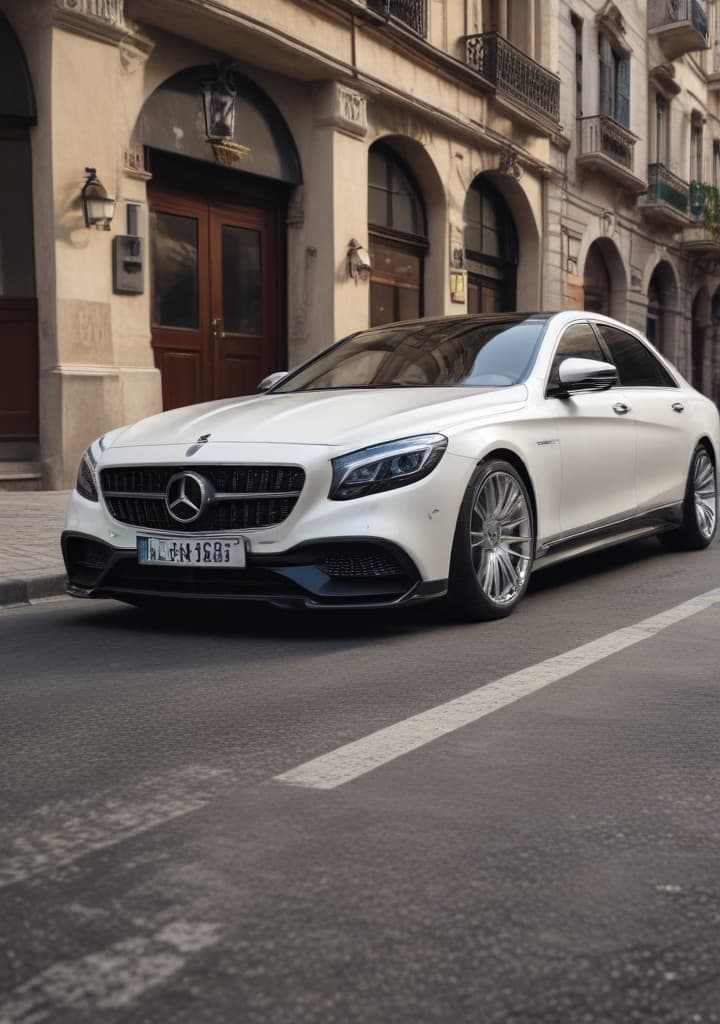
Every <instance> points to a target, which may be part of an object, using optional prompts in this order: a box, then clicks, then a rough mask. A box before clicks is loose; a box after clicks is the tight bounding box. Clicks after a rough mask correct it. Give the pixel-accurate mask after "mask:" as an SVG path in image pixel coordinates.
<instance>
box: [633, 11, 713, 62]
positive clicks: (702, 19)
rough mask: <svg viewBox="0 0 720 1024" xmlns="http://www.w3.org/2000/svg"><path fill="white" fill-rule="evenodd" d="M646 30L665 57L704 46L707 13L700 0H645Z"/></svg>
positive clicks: (706, 36) (701, 48)
mask: <svg viewBox="0 0 720 1024" xmlns="http://www.w3.org/2000/svg"><path fill="white" fill-rule="evenodd" d="M648 32H649V34H650V35H651V36H652V35H655V36H657V38H658V41H659V43H660V46H661V47H662V50H663V53H664V54H665V56H666V57H667V58H668V60H674V59H675V58H676V57H680V56H681V55H682V54H683V53H692V52H693V51H695V50H705V49H707V46H708V16H707V11H706V10H705V6H704V4H702V3H700V0H649V2H648Z"/></svg>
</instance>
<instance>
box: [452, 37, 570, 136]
mask: <svg viewBox="0 0 720 1024" xmlns="http://www.w3.org/2000/svg"><path fill="white" fill-rule="evenodd" d="M465 62H466V63H467V64H468V66H469V67H471V68H473V69H474V70H475V71H477V72H478V73H479V74H481V75H482V76H483V78H485V79H486V80H487V81H488V82H490V83H491V85H494V86H495V88H496V89H497V91H498V92H499V93H503V94H505V95H506V96H509V97H511V99H513V100H515V101H516V102H518V103H520V104H522V105H523V106H525V107H528V108H529V109H530V110H532V111H535V112H537V113H539V114H544V115H545V116H546V117H550V118H552V119H553V120H554V121H557V120H559V118H560V79H559V78H558V77H557V75H553V74H552V73H551V72H550V71H547V70H546V69H545V68H544V67H543V66H542V65H541V64H538V63H537V61H534V60H533V59H532V58H531V57H528V55H527V54H526V53H523V52H522V50H518V48H517V46H513V44H512V43H510V42H508V40H507V39H505V37H504V36H501V35H499V34H498V33H497V32H483V33H482V34H480V35H475V36H467V37H466V39H465Z"/></svg>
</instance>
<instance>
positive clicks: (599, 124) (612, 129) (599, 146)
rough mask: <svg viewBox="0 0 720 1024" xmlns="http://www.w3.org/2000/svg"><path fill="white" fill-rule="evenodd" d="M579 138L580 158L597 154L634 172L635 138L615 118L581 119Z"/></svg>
mask: <svg viewBox="0 0 720 1024" xmlns="http://www.w3.org/2000/svg"><path fill="white" fill-rule="evenodd" d="M578 136H579V143H580V145H579V153H578V156H590V155H592V154H593V153H597V154H600V155H602V156H606V157H609V159H610V160H613V161H614V162H615V163H616V164H620V165H621V166H622V167H625V168H627V170H629V171H632V169H633V151H634V148H635V136H634V135H633V134H632V132H629V131H628V130H627V128H623V126H622V125H621V124H620V123H619V122H618V121H616V120H615V118H613V117H609V116H608V115H607V114H597V115H595V116H594V117H579V118H578Z"/></svg>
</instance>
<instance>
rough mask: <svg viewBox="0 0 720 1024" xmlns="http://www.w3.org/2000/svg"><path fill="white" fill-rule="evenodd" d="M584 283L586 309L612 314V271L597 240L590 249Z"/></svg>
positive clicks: (586, 261)
mask: <svg viewBox="0 0 720 1024" xmlns="http://www.w3.org/2000/svg"><path fill="white" fill-rule="evenodd" d="M583 284H584V288H585V309H587V310H588V311H589V312H591V313H604V314H605V315H606V316H610V305H611V295H612V285H611V283H610V271H609V270H608V268H607V264H606V263H605V259H604V257H603V254H602V250H601V248H600V246H599V245H598V243H597V242H593V244H592V245H591V246H590V249H589V250H588V254H587V259H586V260H585V277H584V280H583Z"/></svg>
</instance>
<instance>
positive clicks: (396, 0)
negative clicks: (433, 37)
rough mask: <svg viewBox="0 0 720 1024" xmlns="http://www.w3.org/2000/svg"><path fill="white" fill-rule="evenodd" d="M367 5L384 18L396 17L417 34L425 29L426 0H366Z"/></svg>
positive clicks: (423, 32)
mask: <svg viewBox="0 0 720 1024" xmlns="http://www.w3.org/2000/svg"><path fill="white" fill-rule="evenodd" d="M368 7H370V8H372V10H374V11H378V12H379V13H380V14H384V15H385V17H386V18H390V17H393V18H397V20H398V21H401V22H402V23H403V24H404V25H407V27H408V28H411V29H412V30H413V32H417V34H418V35H419V36H424V35H425V33H426V31H427V9H426V8H427V0H368Z"/></svg>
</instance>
